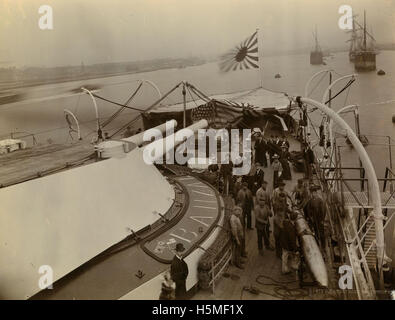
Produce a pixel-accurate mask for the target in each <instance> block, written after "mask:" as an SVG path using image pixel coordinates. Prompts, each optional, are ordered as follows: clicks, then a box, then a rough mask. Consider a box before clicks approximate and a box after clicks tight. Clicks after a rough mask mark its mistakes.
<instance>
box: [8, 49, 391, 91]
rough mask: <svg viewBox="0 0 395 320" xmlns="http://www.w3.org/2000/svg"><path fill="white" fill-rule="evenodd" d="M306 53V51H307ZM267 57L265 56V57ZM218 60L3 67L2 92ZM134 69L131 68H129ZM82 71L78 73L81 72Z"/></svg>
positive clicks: (339, 51)
mask: <svg viewBox="0 0 395 320" xmlns="http://www.w3.org/2000/svg"><path fill="white" fill-rule="evenodd" d="M378 48H379V50H381V51H395V46H393V47H387V48H383V47H381V46H378ZM347 51H348V50H346V49H334V50H330V51H329V53H330V54H334V53H341V52H347ZM304 53H306V52H284V53H282V54H281V55H299V54H304ZM306 54H307V53H306ZM265 56H267V57H269V56H273V54H268V55H265ZM265 56H264V57H265ZM216 61H218V59H207V60H203V59H201V58H187V59H159V60H149V61H141V62H119V63H106V64H95V65H89V66H86V67H83V68H84V69H85V70H86V71H84V72H81V70H80V69H81V67H76V66H70V67H66V66H64V67H52V68H41V67H30V68H27V69H26V70H28V71H22V70H20V69H17V68H13V69H11V68H8V69H7V68H0V92H1V91H7V90H18V89H22V88H29V87H36V86H42V85H49V84H57V83H64V82H73V81H84V80H94V79H100V78H109V77H117V76H124V75H130V74H139V73H146V72H155V71H159V70H166V69H183V68H186V67H193V66H199V65H203V64H206V63H212V62H216ZM101 68H105V69H124V70H119V71H116V72H111V70H108V71H103V72H100V71H98V69H101ZM127 69H132V70H127ZM4 70H7V71H8V72H10V70H13V71H14V72H15V73H20V75H19V76H18V78H19V77H23V73H24V72H29V71H31V70H33V72H35V73H41V74H42V73H43V74H44V75H45V72H47V73H50V72H53V73H54V76H53V77H52V78H51V77H50V76H48V74H47V76H48V78H47V79H41V80H29V79H25V80H23V79H22V80H19V79H18V80H17V81H7V80H6V79H4V77H1V75H2V71H3V72H4ZM67 72H69V73H70V72H71V73H74V74H70V75H68V76H64V77H59V76H58V74H59V73H67ZM78 72H79V74H78Z"/></svg>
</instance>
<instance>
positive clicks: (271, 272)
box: [193, 137, 336, 300]
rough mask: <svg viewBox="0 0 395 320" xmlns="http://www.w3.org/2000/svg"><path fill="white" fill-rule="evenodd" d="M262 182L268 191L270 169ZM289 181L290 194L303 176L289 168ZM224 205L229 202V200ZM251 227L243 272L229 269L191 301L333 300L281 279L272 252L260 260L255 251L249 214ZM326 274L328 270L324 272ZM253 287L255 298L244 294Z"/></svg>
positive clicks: (278, 261)
mask: <svg viewBox="0 0 395 320" xmlns="http://www.w3.org/2000/svg"><path fill="white" fill-rule="evenodd" d="M288 140H289V142H290V151H294V150H295V151H299V150H300V145H299V142H298V141H296V140H295V139H293V138H292V137H288ZM264 171H265V180H266V181H268V182H269V184H268V189H269V191H272V190H273V188H272V185H273V183H272V182H273V171H272V170H271V168H270V165H269V167H268V168H264ZM291 172H292V180H288V181H284V182H285V183H286V186H285V190H286V191H288V192H291V191H292V190H293V188H294V186H295V185H296V183H297V180H298V179H299V178H302V176H303V174H302V173H300V172H296V171H295V170H294V169H293V168H292V166H291ZM227 201H228V202H229V201H232V202H233V199H231V198H230V197H229V198H228V199H227ZM270 222H271V228H270V229H271V230H273V221H272V219H271V221H270ZM252 227H253V228H254V230H248V229H247V231H246V251H247V252H248V257H247V258H246V263H245V264H244V267H245V269H244V270H241V269H238V268H237V267H235V266H233V265H230V266H229V267H228V269H227V270H226V272H225V273H224V275H223V276H222V277H221V278H220V279H219V280H218V281H216V283H215V287H214V292H212V291H211V290H200V291H199V292H197V293H196V294H195V295H194V297H193V299H197V300H202V299H210V300H211V299H225V300H239V299H251V300H262V299H263V300H284V299H309V300H313V299H317V300H322V299H335V298H336V297H335V296H331V295H328V292H327V291H323V290H320V289H318V287H306V288H302V289H301V288H299V284H298V281H297V278H296V273H292V274H289V275H283V274H282V273H281V259H279V258H277V257H276V254H275V251H270V250H266V249H264V254H263V256H261V255H260V254H259V251H258V245H257V233H256V229H255V218H254V213H253V212H252ZM270 237H271V239H270V241H271V244H272V247H273V248H274V238H273V233H272V232H271V235H270ZM328 271H330V270H328ZM304 281H306V282H312V280H311V278H310V277H309V275H308V274H307V273H305V278H304ZM250 286H253V287H254V288H256V289H258V290H259V291H260V293H259V294H253V293H250V292H249V291H248V290H244V288H245V287H250Z"/></svg>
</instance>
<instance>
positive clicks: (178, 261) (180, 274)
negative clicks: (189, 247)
mask: <svg viewBox="0 0 395 320" xmlns="http://www.w3.org/2000/svg"><path fill="white" fill-rule="evenodd" d="M184 251H185V247H184V245H183V244H182V243H177V245H176V252H175V255H174V258H173V261H172V262H171V266H170V275H171V278H172V279H173V281H174V282H175V283H176V299H178V300H182V299H185V296H186V293H187V290H186V279H187V277H188V265H187V264H186V263H185V261H184V259H183V258H182V255H181V253H182V252H184Z"/></svg>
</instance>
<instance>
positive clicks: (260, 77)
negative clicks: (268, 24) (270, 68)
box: [256, 28, 263, 88]
mask: <svg viewBox="0 0 395 320" xmlns="http://www.w3.org/2000/svg"><path fill="white" fill-rule="evenodd" d="M256 37H257V39H258V66H259V68H258V76H259V82H260V84H259V87H260V88H263V74H262V71H263V68H262V58H261V56H260V54H259V53H260V51H259V48H262V46H261V42H260V41H259V40H260V37H259V28H256Z"/></svg>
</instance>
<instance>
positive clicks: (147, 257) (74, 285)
mask: <svg viewBox="0 0 395 320" xmlns="http://www.w3.org/2000/svg"><path fill="white" fill-rule="evenodd" d="M174 181H176V182H177V184H176V188H180V187H182V189H183V193H178V195H179V197H178V198H177V199H176V201H175V203H174V204H173V207H172V208H171V209H170V210H169V211H168V212H167V213H166V214H164V215H163V219H160V221H159V222H158V223H155V226H151V228H150V229H148V230H147V232H145V233H142V234H139V235H138V236H140V238H141V240H137V241H136V239H135V238H131V239H127V241H124V242H123V243H120V244H118V245H115V246H114V247H113V248H111V249H110V250H107V251H106V252H104V253H103V254H102V255H99V256H98V257H96V258H94V259H93V260H91V261H90V262H88V263H86V264H84V265H82V266H81V267H79V268H78V269H76V270H75V271H73V272H72V273H70V274H68V275H66V276H65V277H63V278H62V279H60V280H59V281H57V282H55V283H54V284H53V289H52V290H43V291H41V292H39V293H38V294H36V295H35V296H33V297H32V299H51V300H52V299H61V300H74V299H77V300H83V299H111V300H114V299H120V298H122V297H123V296H127V295H128V293H130V292H132V291H133V290H135V289H136V288H138V287H140V286H142V285H144V284H146V283H147V282H149V281H151V280H153V279H154V278H158V279H159V286H158V287H157V288H156V290H157V291H155V292H146V293H145V294H146V295H147V298H150V299H155V298H157V297H159V294H160V281H161V280H162V278H161V276H160V275H161V273H162V272H164V271H166V270H167V269H169V263H171V259H172V257H173V255H174V253H173V252H172V251H170V248H172V247H173V248H174V245H175V243H176V240H175V238H177V237H178V238H179V237H181V236H182V237H183V238H184V241H183V243H184V244H186V247H187V251H186V254H188V253H189V252H191V251H192V250H194V249H196V248H197V247H198V246H199V245H201V243H202V242H203V241H204V240H205V239H206V238H207V236H208V235H209V234H210V232H211V230H212V228H213V227H214V226H215V225H216V224H217V223H218V219H219V216H220V214H221V210H222V208H221V205H220V201H219V196H218V194H217V193H216V192H215V190H214V189H213V188H212V187H211V186H209V185H208V184H206V183H204V182H201V181H200V180H198V179H197V178H195V177H191V176H181V177H174ZM180 197H181V198H180ZM202 201H203V203H206V202H207V201H210V204H209V205H208V204H206V205H203V204H202ZM202 206H204V208H201V207H202ZM197 210H199V218H200V219H203V218H206V219H204V223H205V225H206V226H205V227H203V228H202V227H201V226H202V225H201V224H198V223H196V221H194V219H191V217H192V218H193V217H194V215H196V213H197ZM182 230H185V232H182ZM194 234H195V235H196V237H194ZM177 240H178V241H179V239H177ZM140 272H141V273H140ZM139 298H140V299H143V298H142V297H139Z"/></svg>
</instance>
